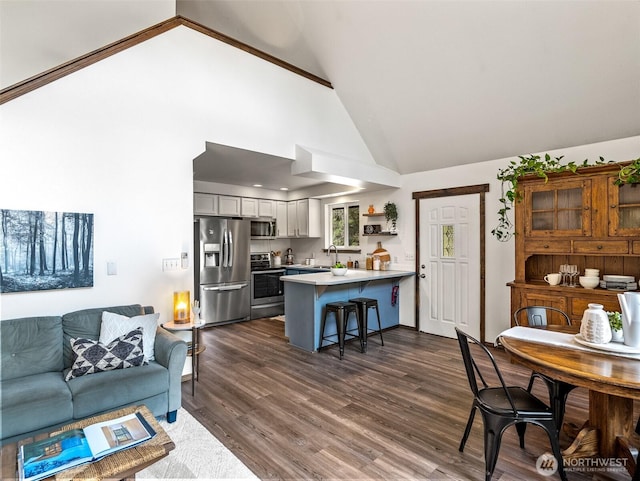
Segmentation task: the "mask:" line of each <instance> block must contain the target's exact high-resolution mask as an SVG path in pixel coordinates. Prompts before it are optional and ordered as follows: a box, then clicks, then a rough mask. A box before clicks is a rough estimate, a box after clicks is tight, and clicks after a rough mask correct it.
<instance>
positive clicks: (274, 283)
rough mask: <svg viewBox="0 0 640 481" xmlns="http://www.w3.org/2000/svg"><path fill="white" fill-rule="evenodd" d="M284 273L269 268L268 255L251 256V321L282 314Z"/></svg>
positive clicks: (280, 269) (269, 259)
mask: <svg viewBox="0 0 640 481" xmlns="http://www.w3.org/2000/svg"><path fill="white" fill-rule="evenodd" d="M285 272H286V270H285V269H283V268H275V267H271V258H270V255H269V253H261V254H251V319H259V318H261V317H270V316H280V315H282V314H284V283H283V282H282V280H281V279H280V278H281V277H282V276H284V274H285Z"/></svg>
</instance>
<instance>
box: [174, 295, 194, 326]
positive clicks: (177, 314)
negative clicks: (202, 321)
mask: <svg viewBox="0 0 640 481" xmlns="http://www.w3.org/2000/svg"><path fill="white" fill-rule="evenodd" d="M190 306H191V294H190V293H189V291H175V292H174V293H173V322H176V323H178V324H180V323H188V322H190V321H191V316H190V315H189V314H190Z"/></svg>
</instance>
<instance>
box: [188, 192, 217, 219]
mask: <svg viewBox="0 0 640 481" xmlns="http://www.w3.org/2000/svg"><path fill="white" fill-rule="evenodd" d="M193 213H194V214H196V215H217V214H218V196H217V195H216V194H203V193H200V192H196V193H194V194H193Z"/></svg>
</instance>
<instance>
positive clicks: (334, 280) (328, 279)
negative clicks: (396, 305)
mask: <svg viewBox="0 0 640 481" xmlns="http://www.w3.org/2000/svg"><path fill="white" fill-rule="evenodd" d="M304 267H306V268H309V269H314V267H311V266H304ZM316 269H317V268H316ZM413 275H415V272H412V271H368V270H366V269H349V270H348V271H347V273H346V274H345V275H344V276H334V275H333V274H332V273H331V272H318V273H311V274H297V275H293V276H285V277H283V278H282V280H283V281H284V282H297V283H300V284H313V285H315V286H334V285H338V284H352V283H354V282H369V281H372V280H376V279H397V278H401V277H408V276H413Z"/></svg>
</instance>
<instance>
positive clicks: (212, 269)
mask: <svg viewBox="0 0 640 481" xmlns="http://www.w3.org/2000/svg"><path fill="white" fill-rule="evenodd" d="M194 225H195V232H194V239H195V241H196V246H195V249H194V252H195V266H194V267H195V268H194V271H195V285H196V287H197V288H198V289H197V291H198V300H199V301H200V309H201V311H200V317H201V319H202V320H203V321H205V323H206V324H223V323H228V322H233V321H244V320H247V319H249V318H250V316H251V288H250V279H251V272H250V260H249V256H250V254H249V251H250V248H251V246H250V242H251V241H250V239H251V223H250V221H249V220H242V219H224V218H216V217H207V218H197V219H195V223H194Z"/></svg>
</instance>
